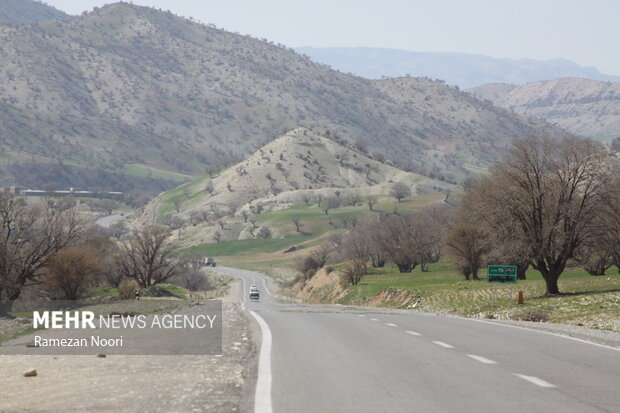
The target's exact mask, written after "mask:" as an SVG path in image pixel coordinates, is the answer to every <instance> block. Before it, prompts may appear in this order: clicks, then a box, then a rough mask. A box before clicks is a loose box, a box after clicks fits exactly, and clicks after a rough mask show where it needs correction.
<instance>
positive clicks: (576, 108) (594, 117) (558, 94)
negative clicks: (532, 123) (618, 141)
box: [468, 78, 620, 137]
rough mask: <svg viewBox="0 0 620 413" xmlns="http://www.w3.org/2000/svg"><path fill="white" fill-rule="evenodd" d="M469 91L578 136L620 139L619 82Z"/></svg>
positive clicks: (489, 87)
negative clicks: (616, 137)
mask: <svg viewBox="0 0 620 413" xmlns="http://www.w3.org/2000/svg"><path fill="white" fill-rule="evenodd" d="M468 91H469V92H470V93H472V94H473V95H475V96H476V97H478V98H480V99H487V100H489V101H491V102H492V103H493V104H495V105H497V106H501V107H504V108H506V109H509V110H512V111H515V112H517V113H521V114H524V115H529V116H536V117H538V118H541V119H546V120H547V121H549V122H552V123H556V124H558V125H560V126H561V127H563V128H565V129H567V130H570V131H571V132H573V133H575V134H579V135H583V136H590V137H613V136H617V135H620V82H614V83H610V82H598V81H594V80H588V79H580V78H563V79H557V80H553V81H542V82H532V83H528V84H525V85H522V86H516V85H507V84H490V85H485V86H480V87H477V88H473V89H470V90H468Z"/></svg>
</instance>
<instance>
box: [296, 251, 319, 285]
mask: <svg viewBox="0 0 620 413" xmlns="http://www.w3.org/2000/svg"><path fill="white" fill-rule="evenodd" d="M319 268H321V264H320V263H319V262H318V261H317V260H316V259H315V258H314V257H313V256H311V255H310V256H307V257H305V258H298V259H297V260H295V269H296V270H297V271H299V272H300V273H301V274H302V277H303V280H304V281H307V280H309V279H310V278H312V277H314V274H316V272H317V270H318V269H319Z"/></svg>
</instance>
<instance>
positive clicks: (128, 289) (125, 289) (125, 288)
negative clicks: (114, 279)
mask: <svg viewBox="0 0 620 413" xmlns="http://www.w3.org/2000/svg"><path fill="white" fill-rule="evenodd" d="M138 287H139V285H138V282H137V281H136V280H133V279H131V278H125V279H124V280H123V281H121V283H120V284H119V285H118V296H119V297H120V298H121V299H123V300H129V299H130V298H133V297H134V296H135V293H136V289H138Z"/></svg>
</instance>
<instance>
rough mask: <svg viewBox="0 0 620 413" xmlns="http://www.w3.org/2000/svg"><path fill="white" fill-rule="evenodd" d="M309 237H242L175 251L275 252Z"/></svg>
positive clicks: (213, 254) (217, 253)
mask: <svg viewBox="0 0 620 413" xmlns="http://www.w3.org/2000/svg"><path fill="white" fill-rule="evenodd" d="M310 239H311V237H307V236H300V237H289V238H269V239H242V240H237V241H225V242H219V243H214V244H202V245H196V246H193V247H189V248H184V249H181V250H178V251H177V253H179V254H180V253H184V252H198V253H201V254H204V255H205V256H208V257H219V256H236V255H253V254H261V253H271V252H276V251H279V250H281V249H284V248H286V247H288V246H291V245H296V244H300V243H303V242H306V241H308V240H310Z"/></svg>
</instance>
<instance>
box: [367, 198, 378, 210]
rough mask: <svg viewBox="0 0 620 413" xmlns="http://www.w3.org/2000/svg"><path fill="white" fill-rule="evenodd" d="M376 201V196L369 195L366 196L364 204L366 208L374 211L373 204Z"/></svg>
mask: <svg viewBox="0 0 620 413" xmlns="http://www.w3.org/2000/svg"><path fill="white" fill-rule="evenodd" d="M376 203H377V197H375V196H372V195H369V196H367V197H366V205H368V209H369V210H370V211H374V209H373V208H374V206H375V204H376Z"/></svg>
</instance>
